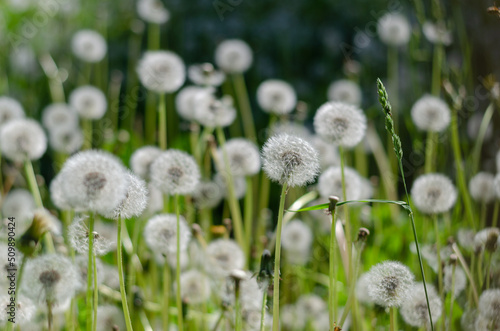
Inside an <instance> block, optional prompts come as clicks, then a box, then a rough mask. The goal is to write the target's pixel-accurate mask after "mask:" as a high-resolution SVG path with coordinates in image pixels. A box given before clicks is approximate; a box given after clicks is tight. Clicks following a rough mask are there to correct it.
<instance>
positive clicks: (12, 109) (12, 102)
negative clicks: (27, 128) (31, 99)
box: [0, 97, 24, 127]
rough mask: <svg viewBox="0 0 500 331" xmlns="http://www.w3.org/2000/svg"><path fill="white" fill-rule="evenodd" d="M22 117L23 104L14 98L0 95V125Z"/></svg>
mask: <svg viewBox="0 0 500 331" xmlns="http://www.w3.org/2000/svg"><path fill="white" fill-rule="evenodd" d="M23 117H24V109H23V106H21V104H20V103H19V101H17V100H16V99H13V98H10V97H0V127H1V126H2V125H4V124H5V123H7V122H9V121H11V120H13V119H18V118H23Z"/></svg>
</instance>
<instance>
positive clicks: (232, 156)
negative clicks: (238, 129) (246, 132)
mask: <svg viewBox="0 0 500 331" xmlns="http://www.w3.org/2000/svg"><path fill="white" fill-rule="evenodd" d="M224 149H225V152H226V155H227V158H228V161H229V168H230V170H231V173H232V175H233V176H253V175H255V174H257V173H258V172H259V171H260V154H259V148H258V147H257V145H255V144H254V143H253V142H251V141H250V140H248V139H244V138H232V139H229V140H228V141H227V142H226V144H225V145H224ZM217 155H218V157H219V160H221V161H222V165H223V168H222V170H223V171H224V170H225V162H224V153H223V150H222V148H219V149H218V150H217Z"/></svg>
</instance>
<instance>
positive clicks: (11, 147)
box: [0, 118, 47, 162]
mask: <svg viewBox="0 0 500 331" xmlns="http://www.w3.org/2000/svg"><path fill="white" fill-rule="evenodd" d="M0 150H1V151H2V156H4V157H5V158H7V159H9V160H11V161H14V162H23V161H26V160H32V161H33V160H38V159H39V158H41V157H42V155H43V154H44V153H45V151H46V150H47V137H46V136H45V132H43V129H42V127H41V126H40V124H38V122H37V121H35V120H32V119H27V118H19V119H13V120H10V121H8V122H7V123H5V124H3V125H2V126H1V127H0Z"/></svg>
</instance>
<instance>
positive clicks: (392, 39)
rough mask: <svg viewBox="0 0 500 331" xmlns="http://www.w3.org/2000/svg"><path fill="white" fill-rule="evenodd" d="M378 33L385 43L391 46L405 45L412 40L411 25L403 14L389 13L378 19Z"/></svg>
mask: <svg viewBox="0 0 500 331" xmlns="http://www.w3.org/2000/svg"><path fill="white" fill-rule="evenodd" d="M377 33H378V35H379V37H380V40H382V42H383V43H385V44H387V45H389V46H403V45H406V44H408V42H409V41H410V37H411V26H410V23H409V22H408V19H407V18H406V17H405V16H403V15H402V14H399V13H387V14H385V15H384V16H382V17H381V18H379V20H378V23H377Z"/></svg>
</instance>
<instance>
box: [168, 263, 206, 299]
mask: <svg viewBox="0 0 500 331" xmlns="http://www.w3.org/2000/svg"><path fill="white" fill-rule="evenodd" d="M174 288H177V283H175V284H174ZM210 292H211V290H210V280H209V279H208V277H207V276H206V275H205V274H204V273H202V272H201V271H198V270H194V269H193V270H189V271H185V272H183V273H182V274H181V297H182V300H183V302H185V303H187V304H190V305H196V304H199V303H203V302H205V301H207V300H208V299H209V298H210Z"/></svg>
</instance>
